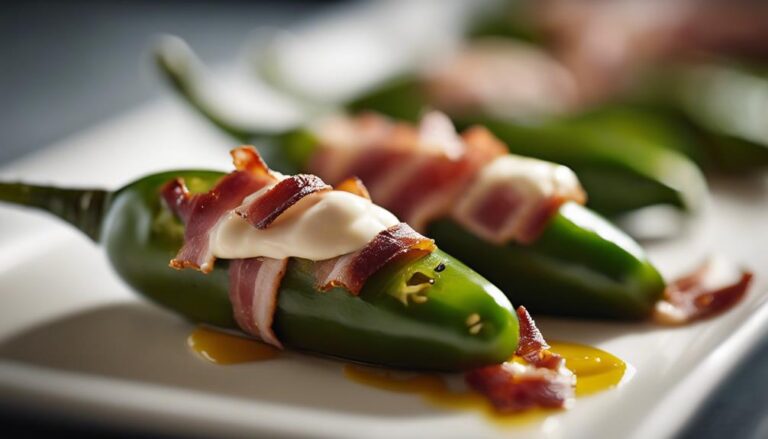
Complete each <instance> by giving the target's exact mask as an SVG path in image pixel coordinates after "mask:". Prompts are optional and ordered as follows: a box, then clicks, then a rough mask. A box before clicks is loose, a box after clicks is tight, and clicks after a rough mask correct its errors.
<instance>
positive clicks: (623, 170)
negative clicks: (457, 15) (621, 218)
mask: <svg viewBox="0 0 768 439" xmlns="http://www.w3.org/2000/svg"><path fill="white" fill-rule="evenodd" d="M429 106H430V101H429V99H428V97H427V96H426V95H425V93H424V91H423V87H422V85H421V84H420V82H419V81H418V80H417V79H415V78H407V77H400V78H397V79H395V80H393V81H392V82H389V83H387V84H385V85H383V86H382V87H381V88H377V89H374V90H371V91H369V92H368V93H367V94H365V95H361V96H359V97H358V98H356V99H355V100H354V101H352V102H350V103H348V104H347V108H348V109H350V110H351V111H362V110H375V111H379V112H381V113H384V114H387V115H389V116H392V117H397V118H402V119H406V120H416V119H418V117H419V115H420V114H421V113H422V112H423V111H424V108H428V107H429ZM623 116H630V115H629V113H628V112H625V113H624V114H623ZM636 116H637V117H630V119H631V122H630V125H631V126H632V129H631V130H620V129H615V127H614V126H606V125H605V124H604V123H602V121H600V120H596V119H594V118H585V117H581V115H578V116H576V117H572V116H571V117H557V118H547V119H544V120H543V121H537V122H523V121H519V120H512V119H506V118H500V117H497V116H492V115H472V116H467V115H455V116H454V120H455V121H456V124H457V125H458V126H459V127H460V128H465V127H467V126H470V125H475V124H477V125H483V126H485V127H486V128H488V129H489V130H491V132H493V134H495V135H496V136H497V137H499V139H501V140H502V141H503V142H504V143H505V144H506V145H507V147H508V148H509V151H510V152H512V153H514V154H520V155H525V156H529V157H535V158H539V159H542V160H548V161H552V162H555V163H560V164H563V165H566V166H568V167H570V168H571V169H573V171H574V172H575V173H576V175H578V176H579V180H581V183H582V185H583V186H584V189H585V190H586V191H587V193H588V194H589V200H588V205H589V206H590V207H591V208H593V209H595V210H596V211H598V212H600V213H602V214H604V215H609V216H613V215H619V214H622V213H627V212H631V211H633V210H636V209H640V208H643V207H647V206H653V205H669V206H673V207H677V208H680V209H682V210H695V209H696V208H697V207H698V206H699V204H701V202H702V199H703V198H704V196H705V194H706V182H705V181H704V177H703V176H702V174H701V172H700V170H699V168H698V167H697V166H696V164H695V163H694V162H692V161H691V160H690V159H689V158H688V157H686V156H685V155H683V154H681V153H680V152H679V150H680V149H684V148H685V147H686V146H682V147H681V146H678V145H679V142H680V139H678V138H674V135H675V134H674V127H671V126H665V127H663V128H662V127H660V126H659V124H658V123H656V122H655V121H654V122H651V121H649V120H648V119H649V118H648V117H641V116H640V115H639V114H637V115H636ZM660 130H666V131H671V133H670V134H669V135H665V136H658V135H657V134H658V132H659V131H660Z"/></svg>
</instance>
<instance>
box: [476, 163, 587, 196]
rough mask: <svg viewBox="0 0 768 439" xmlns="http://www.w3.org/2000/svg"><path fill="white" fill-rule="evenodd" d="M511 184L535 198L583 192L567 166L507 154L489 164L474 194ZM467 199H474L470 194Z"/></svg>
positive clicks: (481, 175)
mask: <svg viewBox="0 0 768 439" xmlns="http://www.w3.org/2000/svg"><path fill="white" fill-rule="evenodd" d="M500 183H503V184H508V185H510V187H514V188H516V189H517V190H518V191H520V192H523V193H526V194H529V197H530V198H532V199H536V198H542V197H546V196H550V195H553V194H556V193H560V192H563V193H571V192H573V191H579V190H580V188H581V185H580V184H579V179H578V178H577V177H576V174H574V173H573V171H572V170H571V169H570V168H568V167H566V166H563V165H558V164H556V163H551V162H547V161H543V160H538V159H533V158H529V157H521V156H517V155H514V154H506V155H503V156H501V157H499V158H497V159H495V160H493V161H492V162H491V163H489V164H488V165H486V166H485V167H484V168H483V169H482V171H480V174H479V175H478V177H477V180H476V181H475V183H474V184H473V185H472V188H471V189H470V192H478V193H482V192H484V191H485V190H487V188H489V187H491V186H495V185H497V184H500ZM467 198H472V196H471V195H468V196H467Z"/></svg>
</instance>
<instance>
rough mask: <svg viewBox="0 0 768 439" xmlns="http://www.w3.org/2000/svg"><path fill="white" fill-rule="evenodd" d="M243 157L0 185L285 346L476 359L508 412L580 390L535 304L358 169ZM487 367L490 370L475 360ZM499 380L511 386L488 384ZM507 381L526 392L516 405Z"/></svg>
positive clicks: (166, 302)
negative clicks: (102, 186) (444, 247)
mask: <svg viewBox="0 0 768 439" xmlns="http://www.w3.org/2000/svg"><path fill="white" fill-rule="evenodd" d="M232 156H233V161H234V163H235V168H236V170H235V171H233V172H231V173H229V174H222V173H219V172H213V171H194V170H187V171H170V172H164V173H159V174H153V175H149V176H147V177H144V178H141V179H139V180H137V181H134V182H133V183H130V184H128V185H126V186H124V187H123V188H121V189H118V190H117V191H114V192H109V191H104V190H99V189H83V190H77V189H59V188H53V187H46V186H32V185H25V184H20V183H2V184H0V199H1V200H4V201H7V202H12V203H16V204H20V205H26V206H32V207H37V208H41V209H43V210H47V211H49V212H50V213H53V214H55V215H57V216H59V217H60V218H62V219H64V220H66V221H67V222H69V223H71V224H73V225H74V226H76V227H77V228H79V229H80V230H81V231H83V232H84V233H85V234H86V235H88V236H89V237H90V238H91V239H92V240H94V241H95V242H99V243H102V244H103V245H104V246H105V247H106V250H107V255H108V256H109V259H110V261H111V262H112V265H113V267H114V269H115V270H116V271H117V273H118V274H119V275H120V276H121V277H122V279H123V280H124V281H125V282H126V283H128V284H129V285H131V286H132V287H134V289H135V290H136V291H137V292H139V293H141V294H143V295H145V296H146V297H147V298H149V299H151V300H153V301H155V302H157V303H159V304H160V305H163V306H165V307H166V308H169V309H171V310H173V311H175V312H177V313H179V314H181V315H182V316H184V317H186V318H188V319H190V320H192V321H196V322H200V323H207V324H211V325H215V326H217V327H222V328H229V329H237V330H240V331H242V332H244V333H246V334H249V335H251V336H253V337H256V338H258V339H260V340H262V341H263V342H264V343H267V344H270V345H272V346H274V347H276V348H283V347H284V346H285V347H291V348H294V349H300V350H304V351H310V352H315V353H319V354H323V355H327V356H333V357H339V358H343V359H347V360H352V361H356V362H361V363H368V364H374V365H383V366H389V367H397V368H405V369H411V370H418V369H426V370H432V371H469V373H470V375H467V379H468V380H469V381H470V383H471V384H472V386H473V387H475V388H478V389H480V391H481V392H482V393H484V394H486V395H487V396H489V397H490V400H491V402H492V403H493V404H494V405H495V406H496V407H498V408H499V409H500V410H503V411H505V412H508V411H519V410H522V409H525V408H527V407H533V406H545V407H564V406H565V405H566V404H567V403H568V402H569V401H570V400H571V399H572V398H573V393H574V378H573V374H572V373H571V372H570V371H568V369H567V368H566V367H565V364H564V362H563V360H562V358H561V357H560V356H558V355H557V354H554V353H552V352H550V351H549V350H548V348H549V346H548V345H547V344H546V342H545V341H544V339H543V337H542V336H541V333H540V332H539V331H538V329H536V327H535V325H534V323H533V320H532V319H531V317H530V315H529V314H528V312H527V311H526V310H525V308H523V307H519V308H518V309H517V310H516V311H515V310H513V308H512V305H511V304H510V302H509V301H508V300H507V298H506V297H504V295H503V294H502V293H501V291H499V290H498V289H497V288H496V287H494V286H493V285H492V284H490V283H489V282H488V281H486V280H485V279H484V278H482V277H481V276H480V275H478V274H477V273H475V272H473V271H472V270H471V269H469V268H467V267H466V266H464V265H463V264H461V263H460V262H459V261H457V260H456V259H454V258H452V257H450V256H448V255H447V254H445V253H443V252H442V251H440V250H438V249H437V248H436V246H435V244H434V241H432V240H431V239H428V238H425V237H424V236H422V235H420V234H418V233H416V232H415V231H414V230H413V229H411V228H410V227H409V226H408V225H407V224H405V223H402V222H399V221H398V220H397V218H395V216H394V215H392V214H391V213H389V212H388V211H386V210H384V209H383V208H381V207H379V206H377V205H375V204H373V203H372V202H371V201H370V200H369V199H368V198H367V197H366V196H365V191H364V188H363V187H362V186H361V185H360V184H359V182H355V181H352V182H347V183H345V184H343V185H341V186H340V188H341V189H334V188H332V187H331V186H329V185H327V184H325V183H324V182H323V181H322V180H320V179H319V178H318V177H316V176H313V175H308V174H298V175H283V174H280V173H277V172H274V171H271V170H270V169H269V168H268V167H267V166H266V164H265V163H264V162H263V161H262V159H261V157H260V156H259V154H258V152H257V151H256V150H255V149H254V148H252V147H240V148H236V149H234V150H233V151H232ZM348 190H352V192H349V191H348ZM169 266H170V267H169ZM209 338H210V337H209ZM196 342H197V343H202V344H206V343H209V342H210V340H208V341H206V340H205V337H202V338H201V337H197V339H196ZM204 349H205V348H201V349H200V350H204ZM514 354H516V355H517V356H519V357H520V360H518V361H517V362H516V363H514V364H512V360H511V359H512V357H513V355H514ZM270 355H271V354H270V352H251V353H248V354H246V356H250V357H251V358H263V357H269V356H270ZM236 360H237V358H235V361H236ZM520 361H522V362H523V364H520ZM492 366H493V367H495V369H487V368H489V367H492ZM480 367H483V368H486V369H483V370H492V371H493V377H487V376H486V375H485V373H483V374H481V375H480V376H476V374H473V372H472V371H473V370H475V369H477V368H480ZM500 379H501V380H504V388H503V390H493V389H492V387H493V386H494V384H493V383H494V382H496V381H497V380H500ZM518 381H519V382H520V383H519V385H518V384H517V383H518ZM520 387H524V390H521V389H520ZM521 391H522V392H523V394H521V393H520V392H521ZM499 392H501V393H499ZM505 392H506V393H509V394H510V395H514V398H515V401H518V402H519V401H520V400H524V401H526V402H525V403H522V404H518V403H515V405H513V406H509V405H508V402H505V401H501V400H499V395H501V394H503V393H505Z"/></svg>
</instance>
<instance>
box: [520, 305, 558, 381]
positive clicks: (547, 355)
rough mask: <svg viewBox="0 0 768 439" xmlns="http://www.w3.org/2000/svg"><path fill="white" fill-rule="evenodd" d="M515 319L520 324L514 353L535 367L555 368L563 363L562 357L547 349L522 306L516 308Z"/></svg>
mask: <svg viewBox="0 0 768 439" xmlns="http://www.w3.org/2000/svg"><path fill="white" fill-rule="evenodd" d="M517 321H518V322H519V325H520V341H519V342H518V345H517V351H516V352H515V355H518V356H520V357H522V358H523V359H524V360H525V361H527V362H528V363H530V364H532V365H534V366H536V367H543V368H547V369H552V370H556V369H558V368H559V367H560V366H562V365H563V363H564V360H563V357H561V356H560V355H558V354H554V353H552V352H550V351H549V350H548V349H549V345H548V344H547V342H546V341H545V340H544V336H543V335H541V331H539V328H537V327H536V323H535V322H534V321H533V318H532V317H531V315H530V314H529V313H528V310H527V309H525V307H524V306H519V307H518V308H517Z"/></svg>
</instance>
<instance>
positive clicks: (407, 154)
mask: <svg viewBox="0 0 768 439" xmlns="http://www.w3.org/2000/svg"><path fill="white" fill-rule="evenodd" d="M332 125H333V126H327V127H326V129H325V130H324V131H323V132H320V133H319V137H320V147H319V148H318V151H317V153H315V154H314V155H313V158H312V160H311V161H310V170H311V171H313V172H315V173H317V174H318V175H320V176H321V177H323V178H325V179H326V180H327V181H331V182H335V181H337V179H338V178H339V177H340V176H348V175H356V176H357V177H359V178H360V179H361V180H362V181H363V182H364V183H365V185H366V186H367V187H368V188H369V189H370V193H371V196H372V197H373V200H374V201H375V202H376V203H377V204H379V205H381V206H383V207H385V208H387V209H388V210H390V211H391V212H392V213H394V214H395V215H396V216H397V217H398V218H400V219H401V220H403V221H405V222H407V223H408V224H410V225H411V226H412V227H413V228H414V229H415V230H423V229H425V228H426V226H427V224H428V223H429V222H430V221H432V220H435V219H437V218H441V217H453V218H454V219H456V220H457V221H458V222H459V223H461V224H462V225H464V226H465V227H467V228H468V229H469V230H471V231H472V232H473V233H475V234H477V235H478V236H480V237H481V238H483V239H486V240H489V241H491V242H494V243H499V244H504V243H507V242H509V241H517V242H521V243H529V242H532V241H534V240H535V239H536V238H537V237H538V236H539V235H540V233H541V232H542V231H543V230H544V228H545V227H546V225H547V224H548V222H549V219H550V218H551V217H552V216H554V214H555V213H556V212H557V210H558V209H559V208H560V206H561V205H562V204H563V203H565V202H568V201H576V202H578V203H582V204H583V203H584V201H585V196H584V191H583V190H582V189H581V186H580V185H579V183H578V180H577V179H576V177H575V175H574V174H573V173H572V172H570V170H569V169H568V168H565V167H564V166H557V165H554V164H551V163H547V162H543V161H540V160H532V159H523V158H513V157H514V156H511V155H509V154H508V153H507V148H506V146H505V145H504V144H503V143H502V142H501V141H499V140H498V139H497V138H496V137H494V136H493V135H492V134H491V133H490V132H489V131H488V130H486V129H485V128H482V127H472V128H470V129H468V130H466V131H465V132H464V133H463V134H462V135H461V136H459V135H457V134H456V131H455V129H454V128H453V125H452V124H451V122H450V120H449V119H448V118H447V117H446V116H445V115H443V114H441V113H434V112H433V113H429V114H427V115H426V116H425V117H424V119H423V120H422V122H421V124H420V126H419V127H418V129H417V128H416V127H414V126H411V125H404V124H395V123H394V122H392V121H390V120H389V119H386V118H384V117H381V116H376V115H371V114H365V115H363V116H359V117H357V118H355V119H348V120H346V121H339V120H338V119H337V120H335V121H334V122H333V124H332ZM340 133H343V134H344V135H340ZM355 133H358V138H357V139H356V138H355ZM355 140H357V142H355ZM334 142H337V143H336V144H334ZM500 158H505V159H508V160H507V161H506V162H504V163H503V164H504V165H509V166H512V172H511V175H507V176H506V177H503V178H497V180H498V181H495V183H494V184H490V185H489V184H487V183H486V182H485V181H484V180H482V179H481V178H479V177H482V176H483V175H485V174H483V172H484V171H485V170H486V168H487V167H488V166H490V165H491V164H492V163H495V161H496V160H497V159H500ZM510 158H511V160H509V159H510ZM496 174H498V172H497V173H496ZM493 175H495V174H493Z"/></svg>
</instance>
